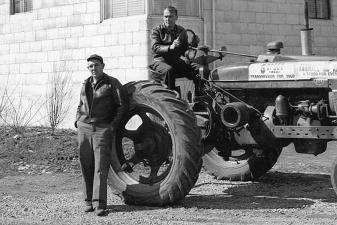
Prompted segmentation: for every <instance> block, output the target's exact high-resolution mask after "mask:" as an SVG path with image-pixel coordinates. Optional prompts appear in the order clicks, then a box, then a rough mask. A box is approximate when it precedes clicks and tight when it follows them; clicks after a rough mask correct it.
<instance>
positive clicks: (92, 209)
mask: <svg viewBox="0 0 337 225" xmlns="http://www.w3.org/2000/svg"><path fill="white" fill-rule="evenodd" d="M92 211H94V208H93V207H92V205H87V206H86V207H85V208H84V212H92Z"/></svg>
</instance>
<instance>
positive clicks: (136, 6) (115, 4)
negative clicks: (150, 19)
mask: <svg viewBox="0 0 337 225" xmlns="http://www.w3.org/2000/svg"><path fill="white" fill-rule="evenodd" d="M142 14H145V0H103V18H104V19H108V18H117V17H125V16H134V15H142Z"/></svg>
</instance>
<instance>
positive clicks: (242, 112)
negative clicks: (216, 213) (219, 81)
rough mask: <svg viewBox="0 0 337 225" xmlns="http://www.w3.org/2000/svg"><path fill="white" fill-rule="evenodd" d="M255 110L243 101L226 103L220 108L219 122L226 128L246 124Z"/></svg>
mask: <svg viewBox="0 0 337 225" xmlns="http://www.w3.org/2000/svg"><path fill="white" fill-rule="evenodd" d="M254 112H255V111H254V110H253V109H252V108H251V107H250V106H249V105H247V104H245V103H243V102H232V103H228V104H226V105H225V106H224V107H223V108H222V110H221V122H222V123H223V124H224V125H225V126H226V127H228V128H235V127H241V126H243V125H245V124H247V123H248V122H249V121H250V119H251V117H252V115H253V113H254Z"/></svg>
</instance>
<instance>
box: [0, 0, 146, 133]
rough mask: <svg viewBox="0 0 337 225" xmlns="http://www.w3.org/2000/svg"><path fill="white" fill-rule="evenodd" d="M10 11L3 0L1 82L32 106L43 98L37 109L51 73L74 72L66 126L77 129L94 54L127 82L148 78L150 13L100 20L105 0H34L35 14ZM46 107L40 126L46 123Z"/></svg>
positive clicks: (1, 90) (0, 6) (0, 4)
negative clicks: (88, 66)
mask: <svg viewBox="0 0 337 225" xmlns="http://www.w3.org/2000/svg"><path fill="white" fill-rule="evenodd" d="M9 9H10V5H9V0H1V1H0V82H2V83H6V86H7V87H8V88H9V89H10V90H14V89H15V91H7V93H10V95H13V96H14V98H15V99H16V100H17V101H18V102H20V101H21V100H22V99H21V98H22V97H23V98H24V99H25V100H24V101H23V102H25V105H27V107H28V106H29V104H30V103H31V102H35V101H33V100H35V99H39V100H38V103H37V102H35V103H34V104H35V105H36V108H38V107H40V106H39V104H41V105H42V104H45V102H44V99H45V95H46V91H47V87H48V84H50V79H51V77H53V76H54V75H55V74H61V75H62V76H70V77H71V80H72V98H71V99H70V100H71V101H72V102H71V106H72V107H71V109H70V113H69V115H68V116H67V118H66V119H65V122H64V124H63V126H64V127H72V124H73V121H74V118H75V110H76V106H77V104H78V98H79V91H80V85H81V83H82V81H83V80H84V79H85V78H86V77H88V76H89V73H88V72H87V69H86V64H87V62H86V58H87V57H88V56H89V55H91V54H93V53H96V54H100V55H102V56H103V58H104V60H105V64H106V66H105V72H106V73H107V74H110V75H112V76H115V77H116V78H118V79H119V80H120V81H121V82H122V83H126V82H128V81H131V80H141V79H147V77H148V72H147V69H146V66H147V64H148V61H147V60H148V54H149V53H148V28H147V22H146V20H147V16H146V15H140V16H133V17H125V18H116V19H106V20H103V21H100V18H101V15H100V0H57V1H56V0H44V1H40V0H34V1H33V10H32V11H31V12H26V13H18V14H14V15H10V12H9ZM4 88H5V87H4V86H3V85H2V87H0V94H1V95H2V94H3V93H4V91H5V90H4ZM44 108H45V107H42V108H41V110H40V112H39V116H38V118H36V121H35V122H34V124H35V125H45V121H46V112H45V109H44Z"/></svg>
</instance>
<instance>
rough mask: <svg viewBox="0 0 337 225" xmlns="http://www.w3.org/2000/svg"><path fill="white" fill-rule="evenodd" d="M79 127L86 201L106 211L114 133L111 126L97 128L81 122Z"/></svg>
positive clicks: (87, 203)
mask: <svg viewBox="0 0 337 225" xmlns="http://www.w3.org/2000/svg"><path fill="white" fill-rule="evenodd" d="M77 125H78V142H79V151H80V164H81V169H82V175H83V193H84V201H85V203H86V205H92V206H93V207H94V208H97V207H99V208H102V209H106V206H107V178H108V172H109V168H110V163H111V151H112V147H113V145H112V140H113V133H112V131H111V129H110V128H109V125H106V126H104V125H103V126H96V125H91V124H86V123H83V122H80V121H78V123H77Z"/></svg>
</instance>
